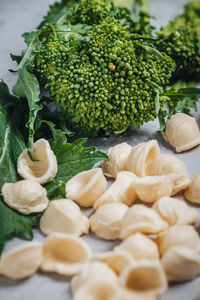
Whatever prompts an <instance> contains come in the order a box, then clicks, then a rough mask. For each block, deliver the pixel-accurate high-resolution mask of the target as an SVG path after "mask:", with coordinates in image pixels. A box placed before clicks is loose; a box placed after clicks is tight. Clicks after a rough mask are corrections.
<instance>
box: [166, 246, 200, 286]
mask: <svg viewBox="0 0 200 300" xmlns="http://www.w3.org/2000/svg"><path fill="white" fill-rule="evenodd" d="M161 263H162V265H163V268H164V270H165V273H166V275H167V278H168V280H169V281H170V282H171V281H173V282H175V281H185V280H191V279H193V278H195V277H196V276H198V275H199V274H200V255H199V253H197V251H196V250H195V249H192V248H190V247H188V246H177V247H172V248H170V249H169V250H168V251H167V252H165V254H164V255H163V257H162V259H161Z"/></svg>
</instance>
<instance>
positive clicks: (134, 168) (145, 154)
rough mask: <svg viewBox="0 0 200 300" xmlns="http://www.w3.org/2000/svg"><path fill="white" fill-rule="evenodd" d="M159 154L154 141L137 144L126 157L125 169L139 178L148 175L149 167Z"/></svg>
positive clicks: (156, 143)
mask: <svg viewBox="0 0 200 300" xmlns="http://www.w3.org/2000/svg"><path fill="white" fill-rule="evenodd" d="M159 154H160V150H159V147H158V142H157V141H156V140H150V141H148V142H146V143H141V144H138V145H137V146H135V147H134V148H133V149H132V150H131V152H130V154H129V156H128V159H127V162H126V169H127V170H128V171H131V172H133V173H135V175H137V176H139V177H144V176H146V175H148V172H149V170H148V169H149V166H150V165H151V163H152V161H153V160H154V159H155V158H156V157H157V156H158V155H159Z"/></svg>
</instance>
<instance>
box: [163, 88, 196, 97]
mask: <svg viewBox="0 0 200 300" xmlns="http://www.w3.org/2000/svg"><path fill="white" fill-rule="evenodd" d="M162 95H163V96H170V97H171V96H180V97H193V96H195V97H197V96H198V97H200V89H199V88H181V89H179V90H175V89H171V90H169V91H166V92H164V93H163V94H162Z"/></svg>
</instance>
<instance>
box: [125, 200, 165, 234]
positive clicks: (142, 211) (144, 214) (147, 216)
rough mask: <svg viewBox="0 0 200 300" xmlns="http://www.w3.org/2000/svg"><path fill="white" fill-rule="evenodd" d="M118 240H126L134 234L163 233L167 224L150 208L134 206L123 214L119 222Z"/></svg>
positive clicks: (140, 205) (139, 205)
mask: <svg viewBox="0 0 200 300" xmlns="http://www.w3.org/2000/svg"><path fill="white" fill-rule="evenodd" d="M121 224H122V225H121V231H120V238H121V239H126V238H127V237H129V236H130V235H132V234H133V233H136V232H141V233H145V234H154V233H158V232H161V231H163V230H164V229H166V228H167V227H168V224H167V223H166V222H165V221H163V220H162V219H161V217H160V216H159V215H158V213H157V212H156V211H155V210H153V209H152V208H149V207H146V206H144V205H142V204H135V205H133V206H132V207H131V208H129V209H128V211H127V212H126V213H125V215H124V217H123V219H122V222H121Z"/></svg>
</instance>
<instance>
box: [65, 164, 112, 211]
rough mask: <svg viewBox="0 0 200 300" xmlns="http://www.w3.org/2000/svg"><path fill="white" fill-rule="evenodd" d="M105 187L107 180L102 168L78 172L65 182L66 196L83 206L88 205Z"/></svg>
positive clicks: (92, 202)
mask: <svg viewBox="0 0 200 300" xmlns="http://www.w3.org/2000/svg"><path fill="white" fill-rule="evenodd" d="M106 188H107V182H106V179H105V177H104V175H103V172H102V169H100V168H96V169H91V170H89V171H83V172H81V173H78V174H77V175H75V176H74V177H72V178H71V179H70V180H69V181H68V182H67V183H66V186H65V190H66V198H68V199H71V200H74V201H75V202H77V203H78V204H79V205H81V206H83V207H90V206H92V205H93V204H94V202H95V201H96V200H97V199H98V198H99V197H100V196H101V195H102V194H103V193H104V192H105V190H106Z"/></svg>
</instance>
